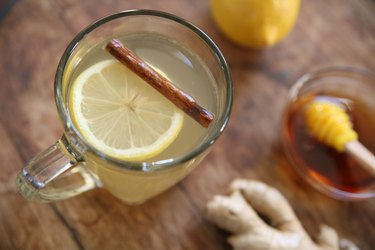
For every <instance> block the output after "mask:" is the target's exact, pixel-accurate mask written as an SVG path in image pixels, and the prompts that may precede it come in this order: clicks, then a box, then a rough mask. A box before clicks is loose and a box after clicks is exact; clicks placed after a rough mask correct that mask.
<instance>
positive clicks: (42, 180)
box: [16, 136, 101, 202]
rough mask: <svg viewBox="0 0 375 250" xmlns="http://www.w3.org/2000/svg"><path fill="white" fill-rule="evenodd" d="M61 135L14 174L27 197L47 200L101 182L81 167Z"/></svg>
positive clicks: (88, 187) (61, 197) (95, 185)
mask: <svg viewBox="0 0 375 250" xmlns="http://www.w3.org/2000/svg"><path fill="white" fill-rule="evenodd" d="M83 164H84V161H82V160H81V159H80V157H79V156H78V155H77V154H76V153H75V152H74V151H73V150H72V149H71V146H70V145H69V142H68V141H67V140H66V138H65V137H64V136H62V138H61V139H60V140H58V141H57V142H56V143H55V144H54V145H52V146H51V147H49V148H48V149H46V150H45V151H43V152H41V153H39V154H38V155H37V156H35V157H34V158H33V159H31V160H30V161H29V162H28V163H26V165H25V166H24V167H23V168H22V170H21V171H20V172H19V173H18V175H17V180H16V183H17V187H18V190H19V192H20V193H21V194H22V196H24V197H25V198H26V199H29V200H35V201H39V202H49V201H56V200H62V199H66V198H70V197H73V196H75V195H78V194H80V193H83V192H86V191H88V190H90V189H93V188H95V187H100V186H101V183H100V181H99V180H97V179H96V178H95V177H94V176H93V175H92V174H91V173H90V172H89V171H88V170H87V169H86V168H85V167H84V166H83Z"/></svg>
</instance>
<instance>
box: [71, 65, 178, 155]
mask: <svg viewBox="0 0 375 250" xmlns="http://www.w3.org/2000/svg"><path fill="white" fill-rule="evenodd" d="M153 68H154V69H155V70H156V71H158V72H159V73H160V74H162V75H164V73H163V72H161V71H160V70H158V69H157V68H155V67H153ZM164 76H165V75H164ZM165 77H166V76H165ZM69 104H70V106H71V107H70V112H71V116H72V118H73V121H74V123H75V125H76V126H77V128H78V130H79V131H80V133H81V134H82V136H83V137H84V138H85V139H86V140H87V141H88V142H89V143H90V144H91V145H92V146H93V147H95V148H96V149H97V150H99V151H101V152H103V153H105V154H107V155H109V156H111V157H115V158H118V159H121V160H145V159H148V158H151V157H154V156H156V155H158V154H159V153H161V152H162V151H163V150H164V149H166V148H167V147H168V146H169V145H170V144H171V143H172V142H173V141H174V140H175V139H176V138H177V136H178V134H179V132H180V130H181V128H182V125H183V114H182V112H181V111H180V110H179V109H178V108H177V107H175V106H174V105H173V104H172V103H171V102H170V101H169V100H167V99H166V98H165V97H164V96H162V95H161V94H160V93H159V92H157V91H156V90H155V89H153V88H152V87H151V86H149V85H148V84H147V83H146V82H144V80H142V79H141V78H140V77H138V76H137V75H136V74H134V73H133V72H131V71H130V70H129V69H128V68H126V67H125V66H124V65H122V64H121V63H120V62H118V61H115V60H106V61H102V62H99V63H96V64H94V65H93V66H91V67H89V68H87V69H86V70H84V71H83V72H82V73H81V74H80V75H79V76H78V77H77V78H76V80H75V81H74V83H73V85H72V89H71V94H70V102H69Z"/></svg>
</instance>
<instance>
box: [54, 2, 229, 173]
mask: <svg viewBox="0 0 375 250" xmlns="http://www.w3.org/2000/svg"><path fill="white" fill-rule="evenodd" d="M130 16H153V17H160V18H164V19H166V20H170V21H172V22H175V23H178V24H180V25H181V26H183V27H185V28H187V29H189V30H191V31H193V33H194V34H195V35H197V36H198V37H200V38H201V39H202V40H203V42H204V43H205V44H206V45H208V47H209V48H210V49H211V51H212V52H213V54H214V55H215V56H216V59H217V60H218V62H219V64H220V66H221V68H222V69H223V72H224V77H225V82H226V96H225V104H224V110H223V112H222V113H221V115H220V117H218V118H219V121H218V122H217V124H216V125H215V127H214V128H213V129H212V131H210V134H209V135H208V136H207V137H206V138H205V139H204V140H203V141H202V142H201V143H200V144H198V145H197V146H196V147H194V148H193V149H192V150H191V151H189V152H187V153H185V154H183V155H181V156H178V157H175V158H169V159H165V160H159V161H154V162H131V161H125V160H120V159H116V158H113V157H110V156H108V155H106V154H104V153H102V152H100V151H99V150H97V149H96V148H94V147H93V146H92V145H90V144H89V143H88V142H87V140H86V139H85V138H84V137H83V136H82V135H81V134H80V133H79V131H78V129H77V128H76V127H75V126H74V124H73V122H72V120H71V117H70V116H69V112H68V110H67V108H66V105H65V102H64V99H63V93H62V82H63V81H62V80H63V75H64V72H65V67H66V64H67V62H68V60H69V58H70V55H71V54H72V52H73V51H74V49H75V47H76V46H77V45H78V43H79V42H80V41H81V40H82V39H83V38H84V37H85V36H86V35H87V34H89V33H90V32H91V31H93V30H95V29H96V28H98V27H100V26H101V25H103V24H105V23H108V22H111V21H113V20H117V19H120V18H124V17H130ZM54 89H55V102H56V106H57V109H58V113H59V116H60V118H61V120H62V121H63V126H64V129H65V131H68V132H71V133H73V134H74V135H75V136H76V137H78V140H79V141H80V142H81V143H83V144H84V145H85V151H89V152H92V153H94V154H95V155H97V156H98V157H100V158H101V159H105V160H106V161H107V162H109V163H111V165H114V166H117V167H119V168H122V169H126V170H137V171H143V172H150V171H157V170H165V169H171V168H172V167H174V166H178V165H179V164H181V163H184V162H187V161H189V160H190V159H193V158H194V157H196V156H198V155H199V154H200V153H201V152H203V151H204V150H206V149H207V148H208V147H209V146H210V145H212V144H213V143H214V142H215V141H216V140H217V139H218V138H219V136H220V135H221V134H222V132H223V131H224V129H225V127H226V125H227V123H228V120H229V116H230V113H231V109H232V102H233V83H232V78H231V74H230V70H229V66H228V64H227V62H226V60H225V58H224V56H223V54H222V52H221V51H220V50H219V48H218V47H217V45H216V44H215V43H214V42H213V41H212V39H211V38H210V37H208V35H206V34H205V33H204V32H203V31H202V30H201V29H199V28H198V27H196V26H195V25H193V24H192V23H190V22H188V21H186V20H184V19H182V18H180V17H178V16H175V15H173V14H170V13H166V12H163V11H156V10H145V9H135V10H126V11H121V12H118V13H115V14H112V15H108V16H106V17H103V18H101V19H99V20H97V21H95V22H94V23H92V24H90V25H88V26H87V27H86V28H84V29H83V30H82V31H81V32H80V33H78V34H77V35H76V36H75V37H74V38H73V40H72V41H71V42H70V44H69V45H68V46H67V48H66V50H65V51H64V53H63V55H62V57H61V59H60V62H59V64H58V67H57V70H56V75H55V88H54Z"/></svg>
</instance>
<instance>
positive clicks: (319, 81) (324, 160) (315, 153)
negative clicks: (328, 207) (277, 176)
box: [282, 66, 375, 200]
mask: <svg viewBox="0 0 375 250" xmlns="http://www.w3.org/2000/svg"><path fill="white" fill-rule="evenodd" d="M316 98H320V99H321V100H325V101H327V100H329V98H334V100H335V101H337V100H338V101H339V102H340V105H342V106H344V107H347V109H348V110H349V111H348V112H349V113H350V114H351V117H352V118H355V119H354V120H352V122H353V123H354V129H355V130H356V131H357V133H358V134H359V141H360V142H361V143H363V144H364V145H365V146H366V147H367V148H368V149H369V150H371V151H372V152H373V153H375V140H374V139H375V73H374V72H372V71H369V70H364V69H358V68H354V67H349V66H332V67H327V68H324V69H320V70H317V71H315V72H312V73H308V74H305V75H303V76H302V77H301V78H299V79H298V80H297V82H296V83H295V84H294V85H293V86H292V88H291V89H290V91H289V98H288V99H289V102H288V105H287V107H286V109H285V112H284V116H283V129H282V139H283V140H282V141H283V146H284V149H285V151H286V154H287V156H288V158H289V159H290V161H291V163H292V166H293V167H294V169H295V170H296V172H297V173H298V174H299V175H300V176H301V177H302V178H303V179H304V180H305V181H307V182H308V183H309V184H311V185H312V186H313V187H314V188H316V189H317V190H319V191H321V192H322V193H324V194H326V195H328V196H330V197H333V198H336V199H340V200H361V199H368V198H373V197H375V178H374V177H373V176H371V175H370V174H369V173H368V172H366V171H365V170H364V169H362V168H361V167H360V166H359V165H358V164H357V163H356V161H355V160H353V159H352V157H350V156H348V155H347V154H345V153H337V152H336V151H335V150H334V149H332V148H330V147H329V146H325V145H323V144H317V143H316V142H315V141H314V139H313V138H312V137H311V136H309V135H308V131H307V129H306V126H305V125H304V121H303V120H304V119H303V116H302V115H301V114H302V112H303V110H304V107H306V105H307V104H308V103H309V102H311V101H314V100H316ZM327 98H328V99H327ZM332 100H333V99H332ZM360 107H365V108H366V109H365V110H366V113H363V112H364V109H363V108H361V109H359V108H360Z"/></svg>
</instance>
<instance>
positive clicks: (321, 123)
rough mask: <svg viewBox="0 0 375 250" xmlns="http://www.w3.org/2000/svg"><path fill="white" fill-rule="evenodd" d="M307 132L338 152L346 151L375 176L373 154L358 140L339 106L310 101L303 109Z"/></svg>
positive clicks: (374, 157)
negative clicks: (304, 109)
mask: <svg viewBox="0 0 375 250" xmlns="http://www.w3.org/2000/svg"><path fill="white" fill-rule="evenodd" d="M305 119H306V125H307V130H308V133H309V134H310V135H311V136H313V137H314V138H316V139H317V140H319V141H320V142H322V143H324V144H326V145H327V146H330V147H333V148H335V149H336V150H337V151H338V152H347V153H348V154H349V155H351V156H352V157H353V158H354V159H355V160H357V161H358V162H359V163H360V165H361V166H362V167H363V168H364V169H366V170H367V171H368V172H370V173H371V174H372V175H373V176H375V156H374V155H373V154H372V153H371V152H370V151H369V150H368V149H367V148H366V147H364V146H363V145H362V144H361V143H360V142H359V141H358V134H357V133H356V132H355V131H354V130H353V125H352V123H351V121H350V118H349V116H348V114H347V113H346V112H345V110H344V109H343V108H341V107H340V106H338V105H336V104H334V103H330V102H323V101H314V102H312V103H310V104H309V105H308V106H307V108H306V111H305Z"/></svg>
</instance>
